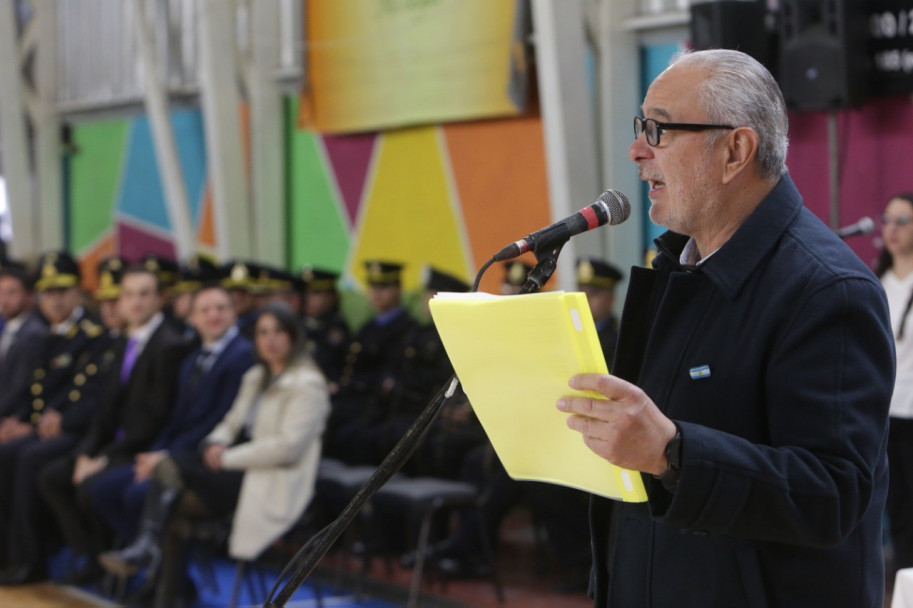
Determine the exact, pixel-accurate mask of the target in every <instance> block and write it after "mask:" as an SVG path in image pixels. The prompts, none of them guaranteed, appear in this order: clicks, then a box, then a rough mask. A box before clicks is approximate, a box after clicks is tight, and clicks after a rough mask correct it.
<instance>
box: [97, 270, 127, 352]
mask: <svg viewBox="0 0 913 608" xmlns="http://www.w3.org/2000/svg"><path fill="white" fill-rule="evenodd" d="M97 273H98V287H97V288H96V289H95V293H94V294H92V296H93V297H94V298H95V303H96V304H97V305H98V315H99V316H100V317H101V322H102V324H103V325H104V326H105V328H106V329H107V330H108V333H110V334H111V335H112V336H115V337H116V336H119V335H120V334H121V332H122V331H123V329H124V326H125V325H126V322H125V321H124V318H123V316H122V315H121V314H120V311H119V310H118V306H117V299H118V297H120V279H121V277H122V276H123V274H124V261H123V260H121V259H120V258H119V257H117V256H110V257H107V258H105V259H103V260H102V261H100V262H99V263H98V268H97Z"/></svg>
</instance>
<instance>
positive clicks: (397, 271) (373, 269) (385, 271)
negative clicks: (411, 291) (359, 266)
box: [365, 260, 403, 285]
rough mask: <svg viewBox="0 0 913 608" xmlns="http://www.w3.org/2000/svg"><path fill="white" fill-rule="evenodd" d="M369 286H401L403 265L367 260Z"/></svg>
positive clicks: (366, 268)
mask: <svg viewBox="0 0 913 608" xmlns="http://www.w3.org/2000/svg"><path fill="white" fill-rule="evenodd" d="M365 270H367V272H368V285H399V284H400V280H401V275H402V272H403V264H400V263H398V262H387V261H383V260H367V261H366V262H365Z"/></svg>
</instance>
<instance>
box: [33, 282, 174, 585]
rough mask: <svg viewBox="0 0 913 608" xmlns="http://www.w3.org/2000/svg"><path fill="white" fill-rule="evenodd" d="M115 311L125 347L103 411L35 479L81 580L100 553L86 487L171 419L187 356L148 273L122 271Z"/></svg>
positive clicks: (101, 542)
mask: <svg viewBox="0 0 913 608" xmlns="http://www.w3.org/2000/svg"><path fill="white" fill-rule="evenodd" d="M120 308H121V312H122V313H123V315H124V317H125V318H126V321H127V330H126V335H127V340H125V341H124V342H122V343H121V345H120V347H119V348H118V350H117V354H116V357H115V360H114V363H113V368H114V369H113V373H112V374H110V377H109V381H108V384H107V386H106V394H105V397H104V400H103V402H102V404H101V407H100V409H99V411H98V412H97V413H96V414H95V416H94V418H93V419H92V423H91V425H90V427H89V430H88V433H87V434H86V436H85V437H84V438H83V440H82V441H81V442H80V444H79V446H78V447H77V449H76V453H75V454H73V455H70V456H67V457H64V458H61V459H59V460H56V461H54V462H52V463H51V464H49V465H48V466H47V467H45V468H44V469H43V470H42V471H41V473H40V474H39V485H40V487H41V492H42V494H43V495H44V497H45V499H46V500H47V502H48V505H49V506H50V507H51V509H52V510H53V511H54V515H55V516H56V518H57V522H58V523H59V525H60V527H61V529H62V531H63V534H64V537H65V538H66V540H67V543H68V544H69V545H70V547H71V548H72V549H73V550H74V552H75V553H77V554H81V555H84V556H88V557H89V558H90V559H89V562H88V568H87V569H86V570H85V571H84V572H83V573H80V574H85V577H86V578H90V577H91V576H92V575H93V574H96V573H98V569H97V566H96V564H95V556H97V554H98V553H99V552H100V551H101V550H102V549H103V548H104V546H105V545H106V535H105V534H104V531H103V530H102V529H101V527H100V526H99V525H98V522H97V520H95V519H94V518H93V517H91V514H90V513H89V512H88V511H87V509H86V508H85V505H86V504H87V497H86V495H85V490H86V488H87V487H88V486H89V485H90V484H89V483H87V482H90V481H91V479H92V478H93V477H94V476H96V475H97V474H98V473H100V472H101V471H103V470H105V469H106V468H109V467H114V466H119V465H122V464H127V463H130V462H132V461H133V458H134V456H135V455H136V454H138V453H140V452H143V451H145V450H147V449H148V448H149V446H150V445H151V444H152V441H153V440H154V439H155V437H156V435H157V434H158V433H159V431H160V430H161V428H162V425H163V424H164V423H165V421H166V419H167V418H168V415H169V414H170V412H171V407H172V405H173V403H174V395H175V389H176V386H177V373H178V367H179V365H180V363H181V360H182V359H183V356H184V353H185V346H184V343H183V341H182V339H181V336H180V335H179V334H178V333H177V332H176V330H174V328H173V327H171V326H170V325H168V324H167V323H164V315H163V314H162V311H161V308H162V294H161V288H160V283H159V280H158V277H157V276H156V274H155V273H154V272H153V271H151V270H148V269H146V268H144V267H142V266H131V267H129V268H127V269H126V270H125V271H124V276H123V279H122V280H121V295H120ZM77 578H78V577H77Z"/></svg>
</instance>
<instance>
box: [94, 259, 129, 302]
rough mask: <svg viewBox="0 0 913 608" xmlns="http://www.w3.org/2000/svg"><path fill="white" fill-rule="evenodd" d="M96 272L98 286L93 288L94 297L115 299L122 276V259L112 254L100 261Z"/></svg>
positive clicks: (118, 292)
mask: <svg viewBox="0 0 913 608" xmlns="http://www.w3.org/2000/svg"><path fill="white" fill-rule="evenodd" d="M96 272H97V273H98V288H97V289H96V290H95V294H94V295H95V299H96V300H98V301H103V300H116V299H117V298H118V297H120V283H121V279H122V278H123V276H124V261H123V260H122V259H120V258H119V257H117V256H116V255H112V256H110V257H107V258H105V259H103V260H102V261H100V262H99V263H98V267H97V269H96Z"/></svg>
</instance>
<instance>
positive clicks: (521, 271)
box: [504, 260, 533, 287]
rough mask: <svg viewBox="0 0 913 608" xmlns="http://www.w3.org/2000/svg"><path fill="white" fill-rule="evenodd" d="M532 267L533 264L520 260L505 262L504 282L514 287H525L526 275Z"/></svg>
mask: <svg viewBox="0 0 913 608" xmlns="http://www.w3.org/2000/svg"><path fill="white" fill-rule="evenodd" d="M532 269H533V267H532V266H530V265H529V264H527V263H525V262H521V261H519V260H513V261H510V262H504V282H505V283H507V284H508V285H513V286H514V287H523V286H524V285H525V284H526V276H527V275H528V274H529V271H530V270H532Z"/></svg>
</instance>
